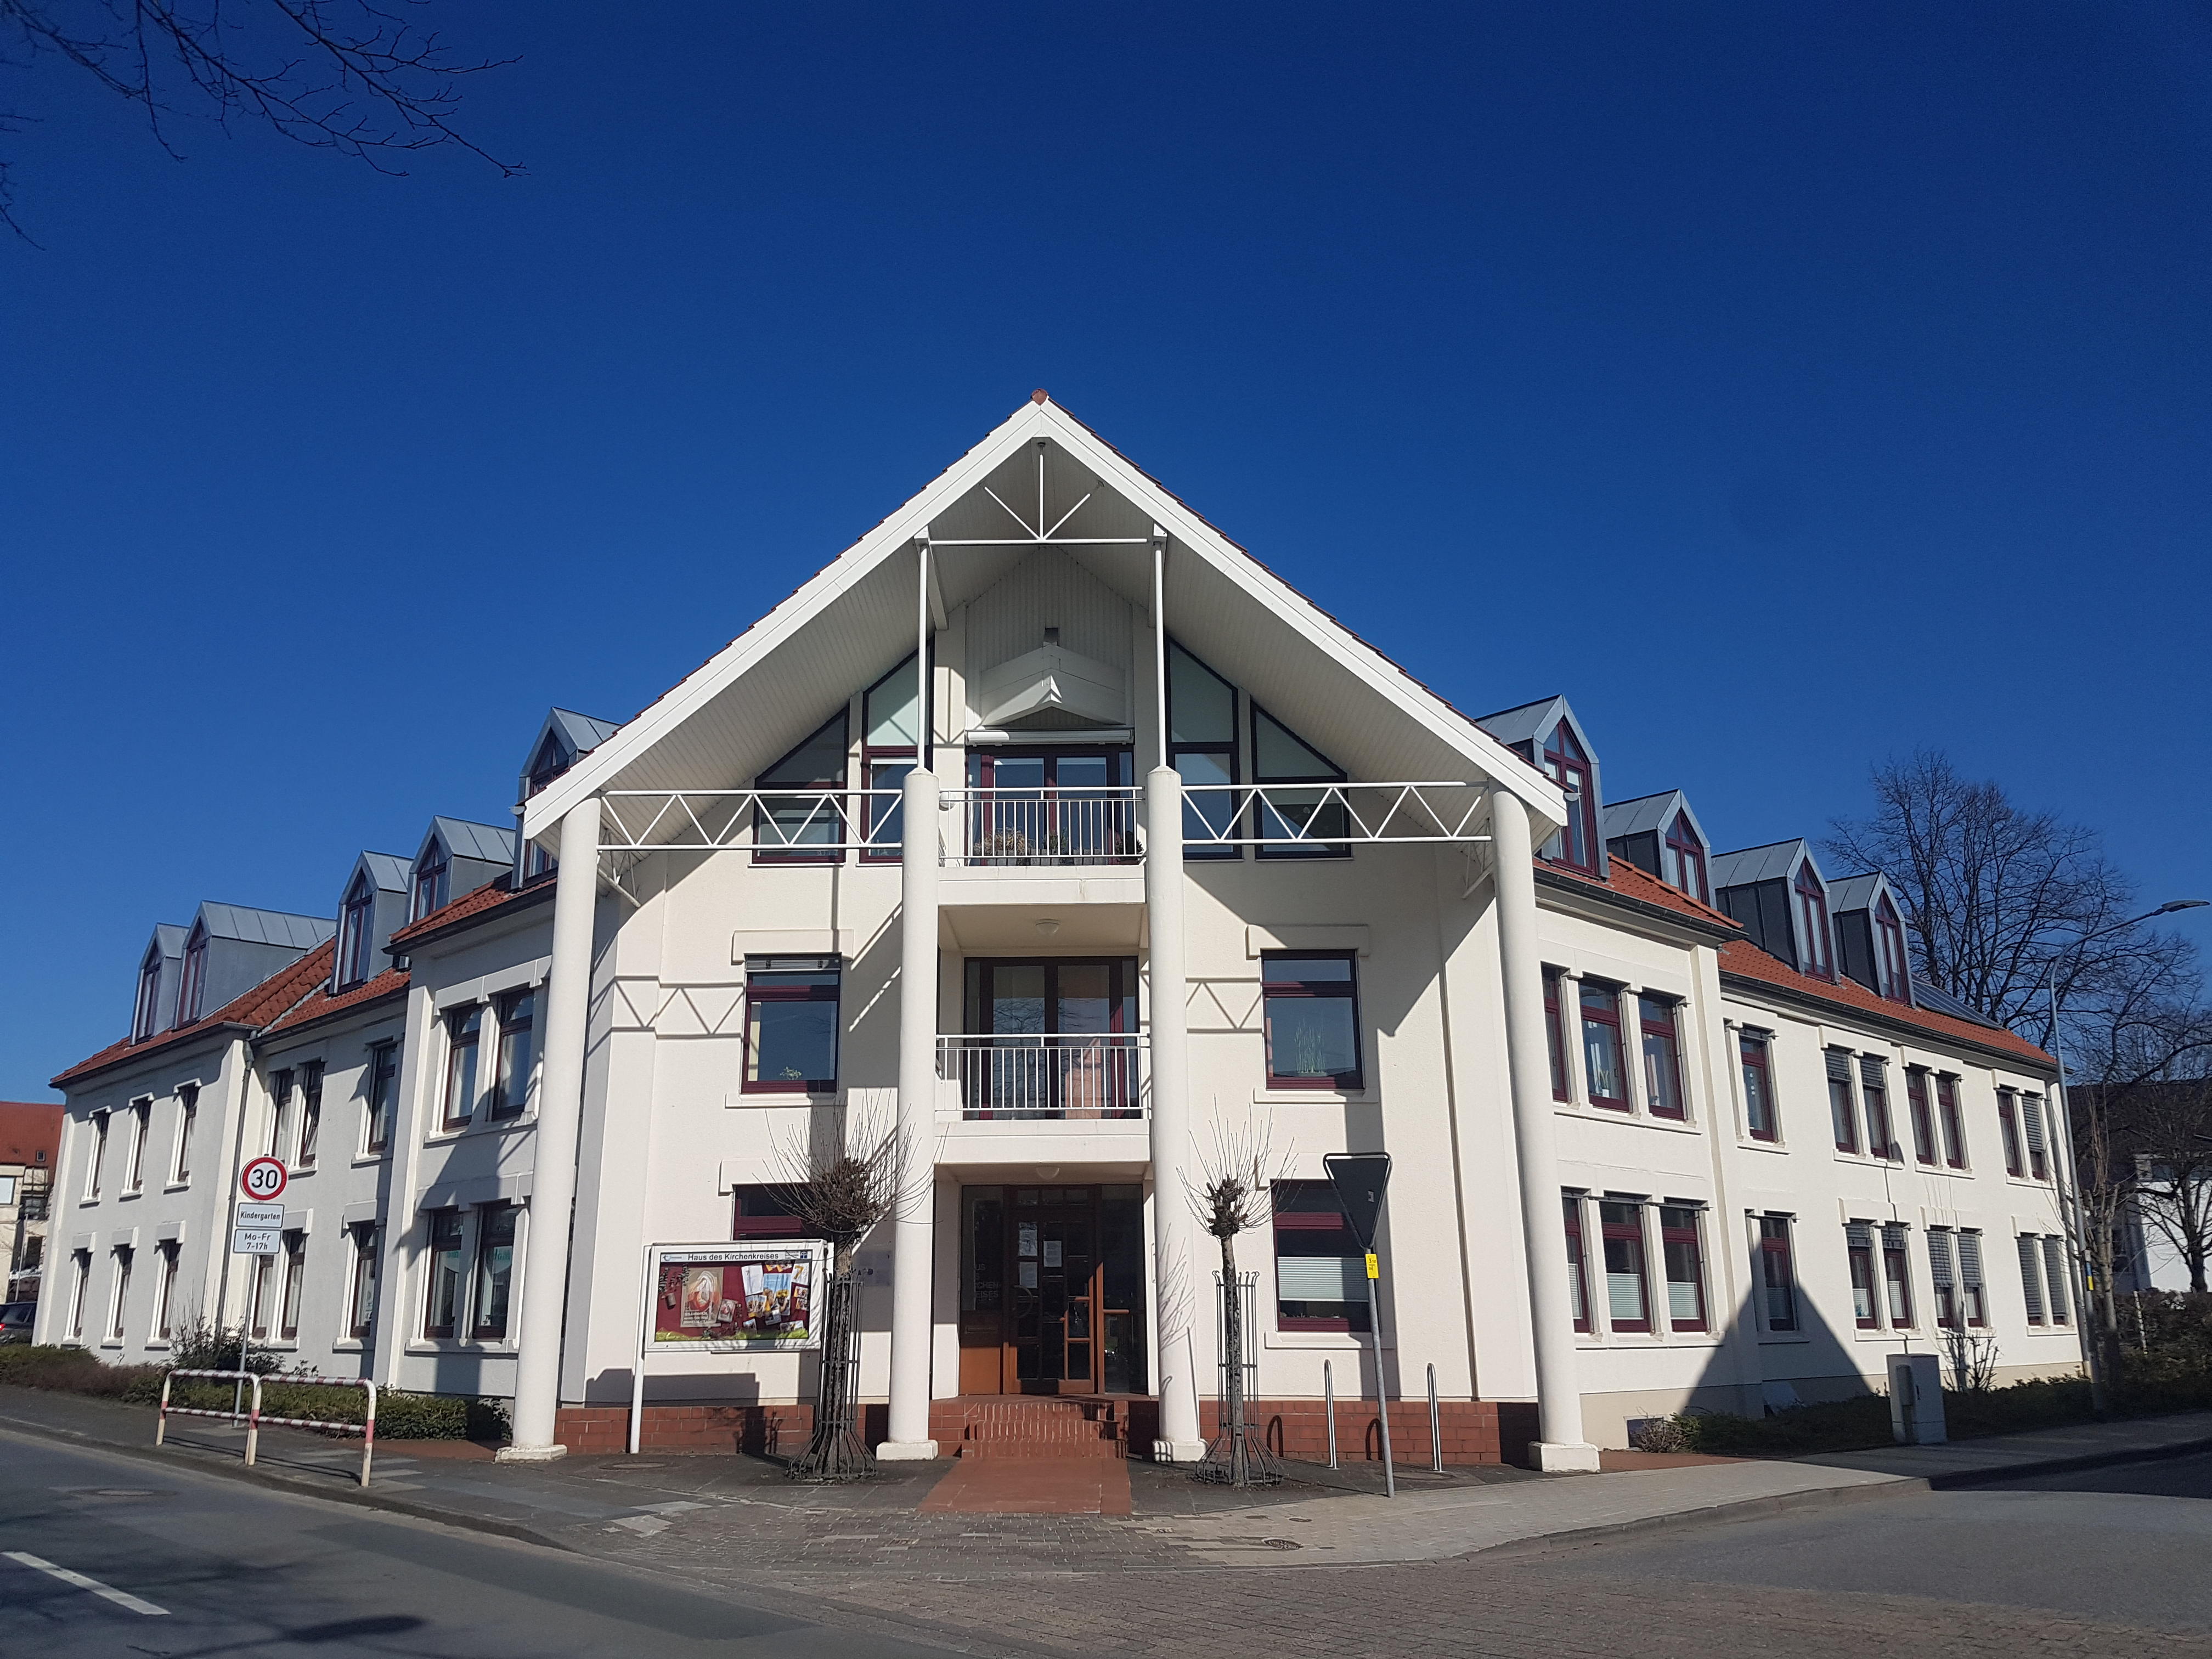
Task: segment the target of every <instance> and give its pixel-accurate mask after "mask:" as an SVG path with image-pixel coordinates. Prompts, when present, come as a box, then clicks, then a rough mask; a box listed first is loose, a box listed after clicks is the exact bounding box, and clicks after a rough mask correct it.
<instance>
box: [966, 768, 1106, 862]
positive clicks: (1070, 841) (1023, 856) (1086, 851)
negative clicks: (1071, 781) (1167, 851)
mask: <svg viewBox="0 0 2212 1659" xmlns="http://www.w3.org/2000/svg"><path fill="white" fill-rule="evenodd" d="M1144 800H1145V792H1144V791H1143V790H1141V789H1138V788H1134V787H1110V788H1101V789H950V790H947V791H945V795H944V801H945V862H946V863H947V864H954V865H963V866H969V867H970V868H982V869H1018V868H1030V869H1034V868H1038V867H1049V866H1058V865H1102V864H1109V865H1110V864H1140V863H1142V862H1143V860H1144V845H1143V841H1142V838H1141V836H1140V835H1139V828H1140V823H1141V820H1142V818H1143V817H1144Z"/></svg>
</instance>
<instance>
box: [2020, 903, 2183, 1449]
mask: <svg viewBox="0 0 2212 1659" xmlns="http://www.w3.org/2000/svg"><path fill="white" fill-rule="evenodd" d="M2208 903H2212V900H2207V899H2168V900H2167V901H2166V902H2165V903H2163V904H2161V905H2160V906H2159V907H2158V908H2156V909H2155V910H2146V911H2144V912H2143V914H2142V915H2139V916H2131V917H2130V918H2129V919H2128V920H2127V921H2116V922H2114V923H2113V924H2112V926H2111V927H2100V928H2099V929H2098V930H2097V931H2096V932H2095V933H2085V934H2083V935H2082V936H2081V938H2080V939H2075V941H2074V943H2073V945H2071V946H2069V948H2068V949H2067V950H2065V951H2061V952H2060V953H2059V954H2058V955H2057V956H2054V957H2051V960H2050V961H2049V962H2048V963H2045V966H2044V969H2043V989H2044V994H2045V996H2046V997H2047V998H2048V999H2049V1000H2050V1006H2051V1059H2052V1060H2055V1061H2057V1066H2058V1076H2057V1091H2058V1110H2057V1114H2056V1115H2057V1120H2058V1125H2059V1128H2060V1132H2061V1133H2063V1135H2064V1136H2065V1139H2066V1158H2065V1164H2064V1167H2063V1169H2062V1170H2061V1171H2060V1172H2059V1180H2058V1203H2059V1208H2060V1211H2061V1212H2062V1214H2063V1216H2064V1218H2066V1224H2067V1225H2066V1231H2067V1234H2068V1243H2069V1247H2070V1248H2069V1249H2068V1250H2067V1255H2068V1257H2069V1259H2070V1261H2072V1264H2073V1268H2074V1275H2073V1277H2074V1305H2075V1307H2076V1308H2078V1309H2080V1310H2081V1323H2080V1324H2079V1325H2078V1326H2076V1327H2075V1328H2076V1329H2077V1330H2079V1331H2081V1333H2082V1334H2083V1336H2084V1338H2085V1339H2086V1340H2084V1341H2083V1342H2082V1345H2081V1356H2082V1358H2084V1359H2085V1360H2087V1362H2088V1366H2089V1402H2090V1408H2091V1409H2092V1410H2093V1411H2094V1412H2095V1413H2097V1415H2098V1416H2099V1417H2103V1416H2105V1415H2106V1414H2107V1413H2109V1412H2110V1411H2111V1409H2112V1385H2111V1383H2110V1381H2109V1379H2107V1378H2106V1376H2105V1350H2104V1344H2103V1342H2102V1340H2100V1334H2099V1331H2098V1330H2096V1329H2093V1328H2092V1327H2093V1324H2096V1323H2097V1320H2096V1310H2095V1305H2094V1304H2093V1302H2092V1300H2091V1298H2090V1294H2089V1290H2090V1286H2089V1265H2088V1235H2087V1231H2085V1229H2084V1227H2083V1224H2082V1218H2081V1169H2080V1166H2079V1165H2078V1164H2075V1158H2074V1103H2073V1101H2072V1099H2071V1098H2070V1097H2069V1096H2068V1094H2067V1092H2066V1044H2065V1042H2064V1041H2063V1039H2062V1037H2061V1036H2060V1032H2059V1025H2058V1017H2059V1006H2060V1005H2059V997H2058V964H2059V963H2061V962H2063V961H2064V960H2065V959H2066V958H2067V957H2070V956H2073V955H2074V954H2075V953H2076V952H2078V951H2081V948H2082V947H2083V946H2085V945H2091V944H2093V943H2095V942H2096V941H2097V940H2098V939H2103V938H2105V937H2106V935H2107V934H2110V933H2119V932H2121V931H2122V930H2123V929H2124V928H2129V927H2134V926H2135V925H2136V923H2137V922H2143V921H2149V920H2150V919H2151V918H2152V917H2153V916H2163V915H2171V914H2172V912H2174V911H2176V910H2197V909H2202V908H2204V906H2205V905H2207V904H2208ZM2106 1289H2107V1290H2109V1289H2110V1286H2106Z"/></svg>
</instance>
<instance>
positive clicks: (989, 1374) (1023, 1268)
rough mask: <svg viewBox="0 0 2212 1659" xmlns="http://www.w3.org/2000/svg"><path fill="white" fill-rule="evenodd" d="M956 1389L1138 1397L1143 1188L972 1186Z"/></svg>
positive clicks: (964, 1196)
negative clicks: (1136, 1395)
mask: <svg viewBox="0 0 2212 1659" xmlns="http://www.w3.org/2000/svg"><path fill="white" fill-rule="evenodd" d="M960 1211H961V1222H962V1225H961V1264H960V1392H961V1393H963V1394H1142V1393H1144V1392H1145V1391H1146V1364H1145V1329H1144V1319H1145V1316H1144V1307H1145V1206H1144V1190H1143V1188H1140V1187H1138V1186H1135V1185H1126V1186H1121V1185H1110V1186H1096V1187H1067V1186H1047V1185H1043V1184H1042V1183H1040V1184H1038V1185H1036V1186H1020V1187H968V1188H963V1189H962V1191H961V1195H960Z"/></svg>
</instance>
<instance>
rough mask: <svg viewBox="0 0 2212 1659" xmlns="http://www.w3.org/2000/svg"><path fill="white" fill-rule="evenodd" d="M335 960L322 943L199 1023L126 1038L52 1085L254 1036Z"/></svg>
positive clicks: (325, 976)
mask: <svg viewBox="0 0 2212 1659" xmlns="http://www.w3.org/2000/svg"><path fill="white" fill-rule="evenodd" d="M336 956H337V945H334V944H332V943H331V941H330V940H329V939H325V940H324V941H323V942H322V944H321V945H319V947H317V948H316V949H314V950H313V951H308V952H307V955H305V956H303V957H300V958H299V959H298V960H297V961H295V962H292V963H287V964H286V965H285V966H283V967H282V968H280V969H277V970H276V972H275V973H273V974H271V975H270V976H269V977H268V978H267V979H264V980H263V981H261V983H260V984H258V985H257V986H255V987H253V988H252V990H250V991H248V992H246V994H244V995H242V996H237V997H234V998H232V999H231V1000H229V1001H228V1002H227V1003H225V1004H224V1005H223V1006H222V1007H220V1008H218V1009H216V1011H215V1012H213V1013H211V1014H210V1015H208V1016H207V1017H206V1018H204V1019H197V1020H194V1021H193V1022H192V1023H191V1024H190V1025H180V1026H178V1027H177V1028H176V1029H175V1030H169V1031H163V1032H161V1033H160V1034H159V1035H158V1036H150V1037H149V1038H147V1039H146V1041H145V1042H131V1040H130V1039H129V1038H128V1037H125V1039H124V1040H123V1041H122V1042H111V1043H109V1044H108V1045H107V1047H106V1048H102V1049H101V1050H100V1052H99V1053H98V1054H93V1055H90V1056H88V1058H86V1059H84V1060H79V1061H78V1062H77V1063H76V1065H74V1066H70V1068H69V1070H67V1071H66V1072H63V1073H59V1074H58V1076H56V1077H55V1078H53V1079H52V1085H53V1086H54V1087H55V1088H57V1089H60V1088H64V1087H66V1086H67V1085H70V1084H71V1083H81V1082H82V1081H83V1080H84V1079H87V1078H88V1077H91V1076H93V1075H94V1073H99V1072H104V1071H106V1070H107V1069H108V1068H109V1067H111V1066H125V1065H136V1064H137V1063H138V1062H139V1061H140V1060H144V1059H146V1058H147V1057H149V1055H153V1054H163V1053H166V1052H167V1051H168V1050H169V1049H172V1048H178V1047H180V1046H181V1045H183V1044H185V1043H188V1042H193V1041H195V1040H196V1039H197V1038H200V1037H204V1036H208V1035H210V1033H212V1032H216V1031H222V1030H246V1031H258V1030H260V1029H261V1028H262V1027H263V1026H264V1025H266V1024H270V1022H271V1021H272V1020H274V1019H276V1018H277V1017H278V1016H279V1015H281V1014H282V1013H283V1012H284V1011H285V1010H286V1009H288V1008H289V1007H291V1006H293V1005H294V1004H295V1003H296V1002H298V1001H299V1000H301V998H303V997H305V996H307V995H308V994H310V993H312V992H313V991H314V989H315V988H316V987H318V986H320V985H323V984H325V983H327V982H328V981H329V979H330V976H331V967H332V966H333V965H334V963H333V958H335V957H336Z"/></svg>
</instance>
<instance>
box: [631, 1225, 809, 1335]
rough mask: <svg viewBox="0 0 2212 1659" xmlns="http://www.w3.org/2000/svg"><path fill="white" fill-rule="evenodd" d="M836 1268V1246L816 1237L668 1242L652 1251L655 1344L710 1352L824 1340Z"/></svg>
mask: <svg viewBox="0 0 2212 1659" xmlns="http://www.w3.org/2000/svg"><path fill="white" fill-rule="evenodd" d="M828 1278H829V1245H828V1244H826V1243H822V1242H821V1241H819V1240H816V1239H792V1240H789V1241H787V1242H784V1243H775V1244H760V1243H748V1244H707V1245H663V1246H661V1247H659V1249H656V1250H655V1251H654V1252H653V1320H652V1324H651V1326H650V1327H649V1329H650V1332H651V1343H652V1346H653V1349H655V1350H656V1351H659V1352H669V1351H671V1350H672V1349H678V1348H692V1349H700V1350H704V1351H706V1352H711V1353H731V1352H743V1351H746V1350H753V1349H760V1348H813V1347H818V1346H821V1340H822V1336H821V1331H820V1328H819V1327H818V1326H817V1323H816V1321H817V1318H818V1317H819V1314H818V1312H817V1310H818V1308H819V1306H820V1302H821V1296H822V1291H823V1286H824V1285H825V1284H826V1283H827V1281H828Z"/></svg>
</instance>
